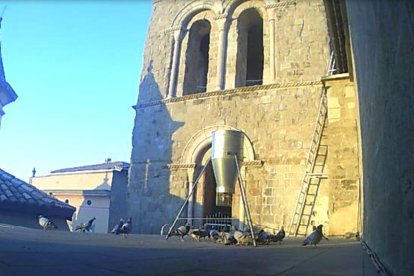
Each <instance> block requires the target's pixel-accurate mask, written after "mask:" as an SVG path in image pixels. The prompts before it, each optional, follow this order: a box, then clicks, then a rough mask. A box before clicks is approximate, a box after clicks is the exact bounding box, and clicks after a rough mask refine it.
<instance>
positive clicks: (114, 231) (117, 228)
mask: <svg viewBox="0 0 414 276" xmlns="http://www.w3.org/2000/svg"><path fill="white" fill-rule="evenodd" d="M124 223H125V222H124V219H122V218H121V219H120V220H119V222H118V223H117V224H116V225H115V226H114V228H113V229H112V231H111V233H112V234H115V235H119V233H120V232H121V227H122V225H124Z"/></svg>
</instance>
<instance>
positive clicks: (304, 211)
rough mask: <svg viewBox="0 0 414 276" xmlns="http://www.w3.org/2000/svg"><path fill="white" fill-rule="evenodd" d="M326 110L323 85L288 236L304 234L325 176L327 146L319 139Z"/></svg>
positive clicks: (323, 125)
mask: <svg viewBox="0 0 414 276" xmlns="http://www.w3.org/2000/svg"><path fill="white" fill-rule="evenodd" d="M327 111H328V108H327V97H326V88H325V86H324V87H322V93H321V100H320V103H319V111H318V117H317V119H316V123H315V128H314V131H313V137H312V142H311V146H310V148H309V154H308V159H307V160H306V169H305V173H304V175H303V178H302V187H301V190H300V193H299V196H298V200H297V203H296V209H295V213H294V215H293V219H292V223H291V225H290V228H289V236H306V234H307V230H308V227H309V223H310V221H311V216H312V213H313V208H314V207H315V202H316V197H317V195H318V191H319V186H320V183H321V180H322V178H326V174H324V173H323V170H324V167H325V163H326V156H327V154H328V146H327V145H321V140H322V133H323V130H324V127H325V121H326V117H327Z"/></svg>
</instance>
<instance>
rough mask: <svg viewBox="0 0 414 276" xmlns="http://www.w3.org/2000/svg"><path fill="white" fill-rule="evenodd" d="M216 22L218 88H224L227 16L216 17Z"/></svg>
mask: <svg viewBox="0 0 414 276" xmlns="http://www.w3.org/2000/svg"><path fill="white" fill-rule="evenodd" d="M216 22H217V25H218V31H219V35H218V39H219V41H218V48H217V87H216V89H217V90H223V89H224V80H225V74H226V51H227V49H226V48H227V47H226V45H227V43H226V37H227V34H226V17H225V16H222V17H218V18H216Z"/></svg>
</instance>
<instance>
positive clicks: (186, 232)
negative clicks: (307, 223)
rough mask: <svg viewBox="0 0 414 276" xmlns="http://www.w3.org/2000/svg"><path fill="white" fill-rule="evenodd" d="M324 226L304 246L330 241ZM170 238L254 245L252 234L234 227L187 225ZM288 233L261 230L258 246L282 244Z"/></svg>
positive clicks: (258, 236)
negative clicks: (190, 238)
mask: <svg viewBox="0 0 414 276" xmlns="http://www.w3.org/2000/svg"><path fill="white" fill-rule="evenodd" d="M322 227H323V225H319V226H318V227H314V229H313V232H312V233H311V234H310V235H309V236H308V237H306V239H305V240H304V241H303V242H302V245H303V246H306V245H313V246H316V245H317V244H318V243H319V242H320V241H321V240H322V238H324V239H326V240H328V238H327V237H325V236H324V235H323V232H322ZM169 236H178V237H180V238H181V240H182V241H184V237H185V236H190V237H192V238H193V239H194V240H197V241H200V240H201V239H208V240H211V241H214V242H218V243H223V244H224V245H232V244H234V245H252V244H253V240H252V236H251V234H250V232H243V231H240V230H236V229H235V228H234V227H233V228H232V229H231V231H230V232H219V231H217V230H215V229H210V230H209V229H206V227H201V228H198V229H197V228H192V226H191V225H189V224H186V225H183V226H180V227H178V228H177V229H176V230H173V231H171V233H170V234H169ZM169 236H168V237H169ZM285 236H286V233H285V230H284V228H283V226H282V227H281V229H280V230H279V232H277V233H276V234H269V233H267V232H265V231H264V230H260V231H259V232H258V234H256V235H255V241H256V243H257V244H270V243H279V244H281V243H282V241H283V239H284V238H285Z"/></svg>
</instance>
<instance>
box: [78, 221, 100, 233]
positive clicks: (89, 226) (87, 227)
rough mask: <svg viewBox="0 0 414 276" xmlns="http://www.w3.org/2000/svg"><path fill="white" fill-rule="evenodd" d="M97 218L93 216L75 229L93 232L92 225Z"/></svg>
mask: <svg viewBox="0 0 414 276" xmlns="http://www.w3.org/2000/svg"><path fill="white" fill-rule="evenodd" d="M95 219H96V218H91V219H90V220H88V222H86V223H81V225H78V226H76V228H75V231H79V230H80V231H81V232H92V225H93V222H94V221H95Z"/></svg>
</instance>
